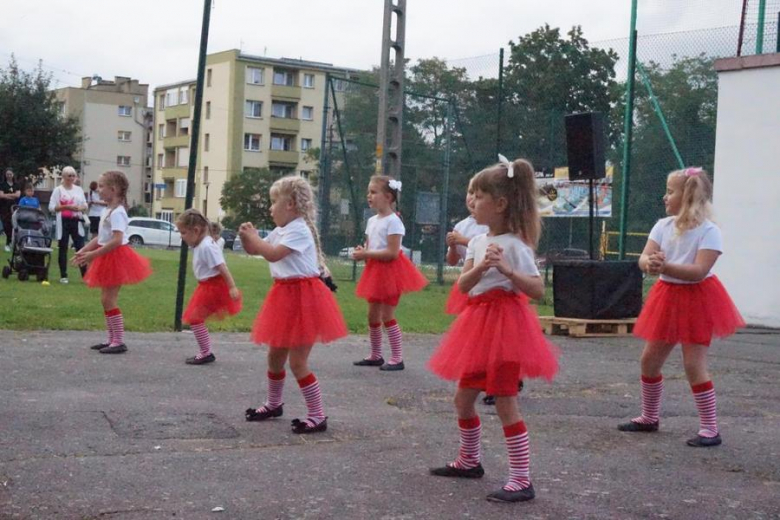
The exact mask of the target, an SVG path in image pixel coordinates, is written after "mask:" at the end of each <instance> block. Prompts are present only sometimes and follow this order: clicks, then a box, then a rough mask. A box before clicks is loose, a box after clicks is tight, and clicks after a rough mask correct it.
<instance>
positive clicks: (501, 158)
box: [498, 154, 515, 179]
mask: <svg viewBox="0 0 780 520" xmlns="http://www.w3.org/2000/svg"><path fill="white" fill-rule="evenodd" d="M498 162H499V163H501V164H503V165H504V166H506V176H507V177H509V178H510V179H511V178H512V177H514V176H515V168H514V164H512V163H511V162H509V159H507V158H506V157H504V156H503V155H501V154H498Z"/></svg>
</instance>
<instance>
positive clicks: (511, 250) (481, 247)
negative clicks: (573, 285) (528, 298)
mask: <svg viewBox="0 0 780 520" xmlns="http://www.w3.org/2000/svg"><path fill="white" fill-rule="evenodd" d="M490 244H498V245H499V246H501V248H502V249H503V250H504V258H506V261H507V262H509V265H510V266H511V267H512V270H513V271H517V272H518V273H521V274H524V275H526V276H539V269H538V268H537V267H536V262H535V261H534V251H533V249H531V248H530V247H528V245H526V243H525V242H523V241H522V240H521V239H520V237H518V236H517V235H513V234H512V233H505V234H503V235H498V236H493V237H491V236H488V235H487V234H483V235H477V236H475V237H474V238H472V239H471V241H470V242H469V247H468V252H467V253H466V260H470V259H473V260H474V265H478V264H480V263H481V262H482V261H483V260H484V259H485V253H487V248H488V246H489V245H490ZM491 289H504V290H507V291H512V292H519V291H518V290H517V288H516V287H515V285H514V284H513V283H512V281H511V280H510V279H509V278H507V277H506V276H504V275H503V274H501V273H500V272H499V271H498V269H496V268H495V267H491V268H490V269H488V270H487V271H485V274H483V275H482V278H481V279H480V280H479V282H477V285H475V286H474V287H472V288H471V290H470V291H469V296H477V295H478V294H482V293H484V292H487V291H489V290H491Z"/></svg>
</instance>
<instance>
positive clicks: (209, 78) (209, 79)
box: [206, 69, 211, 87]
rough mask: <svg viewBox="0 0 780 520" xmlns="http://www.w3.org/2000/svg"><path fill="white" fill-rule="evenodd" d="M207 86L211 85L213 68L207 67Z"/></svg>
mask: <svg viewBox="0 0 780 520" xmlns="http://www.w3.org/2000/svg"><path fill="white" fill-rule="evenodd" d="M206 86H207V87H210V86H211V69H206Z"/></svg>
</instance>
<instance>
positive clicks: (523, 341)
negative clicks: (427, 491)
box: [428, 156, 558, 502]
mask: <svg viewBox="0 0 780 520" xmlns="http://www.w3.org/2000/svg"><path fill="white" fill-rule="evenodd" d="M499 158H500V159H502V162H500V163H498V164H496V165H495V166H491V167H489V168H486V169H485V170H482V171H481V172H479V173H478V174H477V175H476V177H475V178H474V202H473V212H474V217H475V219H476V221H477V222H478V223H479V224H483V225H486V226H488V228H489V231H488V233H487V234H483V235H479V236H477V237H475V238H473V239H472V240H471V241H470V242H469V245H468V251H467V253H466V263H465V264H464V266H463V272H462V273H461V275H460V278H459V279H458V286H459V287H460V290H461V291H462V292H464V293H468V295H469V298H468V305H467V306H466V309H465V310H463V312H461V313H460V314H459V315H458V317H457V319H456V320H455V322H454V323H453V324H452V327H450V330H449V331H448V332H447V334H446V335H445V336H444V339H443V340H442V343H441V345H440V346H439V348H438V350H437V351H436V353H435V354H434V355H433V357H432V358H431V360H430V362H429V364H428V366H429V368H430V369H431V370H432V371H433V372H434V373H435V374H437V375H438V376H439V377H442V378H443V379H449V380H453V381H458V389H457V391H456V393H455V408H456V410H457V413H458V426H459V428H460V451H459V453H458V457H457V459H456V460H455V461H454V462H451V463H449V464H447V465H446V466H443V467H440V468H434V469H431V474H433V475H436V476H441V477H461V478H480V477H482V475H484V473H485V471H484V470H483V468H482V464H481V461H480V436H481V428H482V427H481V423H480V420H479V416H478V415H477V411H476V408H475V407H474V403H475V401H476V400H477V397H479V393H480V392H481V391H482V390H485V391H486V392H487V393H489V394H491V395H495V396H496V411H497V412H498V416H499V417H500V418H501V423H502V424H503V425H504V436H505V438H506V443H507V448H508V451H509V468H510V476H509V480H508V482H507V483H506V485H504V486H503V487H502V488H501V489H499V490H498V491H496V492H494V493H491V494H489V495H488V497H487V498H488V500H493V501H499V502H520V501H525V500H530V499H532V498H534V488H533V486H532V485H531V480H530V477H529V469H528V468H529V458H530V457H529V449H528V430H527V429H526V426H525V422H523V418H522V416H521V415H520V411H519V409H518V405H517V386H518V381H520V379H522V378H529V377H544V378H546V379H548V380H551V379H552V378H553V376H554V375H555V373H556V372H557V371H558V361H557V352H556V350H555V348H554V347H553V346H552V345H551V344H550V343H548V342H547V340H546V339H545V338H544V336H543V335H542V332H541V330H542V329H541V326H540V325H539V320H538V318H537V317H536V313H535V312H534V311H533V309H532V308H531V307H530V306H529V304H528V297H531V298H541V297H542V296H543V295H544V282H543V281H542V279H541V277H540V276H539V271H538V270H537V268H536V262H535V261H534V252H533V247H535V246H536V244H537V242H538V241H539V235H540V234H541V220H540V218H539V210H538V208H537V205H536V193H537V189H536V181H535V178H534V169H533V166H531V164H530V163H529V162H528V161H525V160H523V159H517V160H515V161H514V162H511V163H510V162H509V161H507V160H506V158H504V157H503V156H499Z"/></svg>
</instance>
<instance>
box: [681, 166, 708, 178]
mask: <svg viewBox="0 0 780 520" xmlns="http://www.w3.org/2000/svg"><path fill="white" fill-rule="evenodd" d="M702 171H704V170H702V168H701V167H700V166H695V167H692V168H686V169H685V170H683V174H685V176H686V177H698V176H699V175H700V174H701V172H702Z"/></svg>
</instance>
